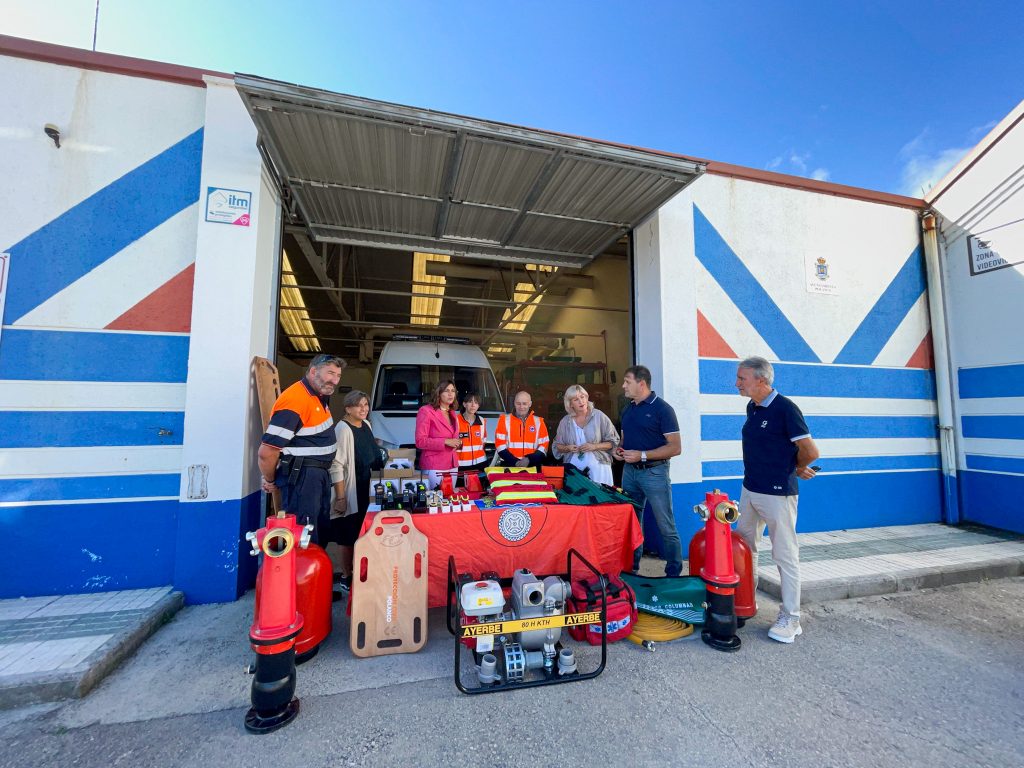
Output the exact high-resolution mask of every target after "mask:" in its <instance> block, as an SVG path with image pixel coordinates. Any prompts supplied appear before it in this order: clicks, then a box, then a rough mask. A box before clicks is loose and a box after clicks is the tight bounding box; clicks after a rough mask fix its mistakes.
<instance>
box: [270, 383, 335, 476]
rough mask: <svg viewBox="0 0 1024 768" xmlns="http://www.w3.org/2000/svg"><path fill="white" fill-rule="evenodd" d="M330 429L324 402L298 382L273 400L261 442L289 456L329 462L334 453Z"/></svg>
mask: <svg viewBox="0 0 1024 768" xmlns="http://www.w3.org/2000/svg"><path fill="white" fill-rule="evenodd" d="M333 426H334V419H332V418H331V411H330V409H329V408H328V407H327V405H326V403H325V402H324V401H323V400H322V399H321V398H320V396H319V395H317V394H316V393H315V392H313V391H312V390H311V389H310V387H309V386H308V384H307V382H306V380H305V379H300V380H299V381H297V382H295V383H294V384H292V385H291V386H290V387H288V388H287V389H286V390H285V391H284V392H282V393H281V395H280V397H278V398H277V401H276V402H275V403H274V409H273V411H272V412H271V414H270V424H269V425H268V427H267V430H266V432H264V434H263V440H262V442H264V443H266V444H267V445H269V446H272V447H275V448H280V449H283V451H284V453H286V454H290V455H292V456H311V457H317V458H328V459H329V458H331V457H332V456H333V455H334V453H335V451H336V450H337V445H336V442H337V438H336V437H335V435H334V430H333V429H332V427H333Z"/></svg>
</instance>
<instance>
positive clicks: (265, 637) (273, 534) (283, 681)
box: [245, 513, 313, 733]
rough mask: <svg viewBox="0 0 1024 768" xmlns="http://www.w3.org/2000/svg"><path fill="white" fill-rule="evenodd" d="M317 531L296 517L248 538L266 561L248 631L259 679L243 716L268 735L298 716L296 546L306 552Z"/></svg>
mask: <svg viewBox="0 0 1024 768" xmlns="http://www.w3.org/2000/svg"><path fill="white" fill-rule="evenodd" d="M312 532H313V526H311V525H307V526H302V525H298V524H297V523H296V522H295V515H288V514H283V513H279V514H278V515H277V516H276V517H269V518H267V523H266V525H265V526H264V527H263V528H260V529H259V530H258V531H255V532H250V533H247V534H246V535H245V538H246V540H247V541H249V543H250V544H252V552H251V554H253V555H260V554H262V555H263V556H264V560H263V566H262V567H261V568H260V572H259V576H258V577H257V578H258V580H259V592H260V599H259V601H258V602H257V605H256V616H255V618H254V619H253V622H252V626H251V627H250V628H249V642H251V643H252V648H253V650H254V651H256V667H255V671H254V675H255V677H254V678H253V681H252V692H251V694H250V698H251V701H252V707H250V709H249V711H248V712H246V713H245V729H246V730H247V731H249V732H250V733H269V732H270V731H273V730H276V729H277V728H280V727H281V726H283V725H287V724H288V723H290V722H291V721H292V720H294V719H295V716H296V715H298V714H299V700H298V699H297V698H294V693H295V638H296V637H298V635H299V633H300V632H301V631H302V624H303V620H302V614H300V613H299V612H298V611H297V610H296V609H295V547H296V546H299V547H301V548H303V549H305V548H306V547H307V546H308V545H309V537H310V534H311V533H312Z"/></svg>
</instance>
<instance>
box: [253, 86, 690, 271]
mask: <svg viewBox="0 0 1024 768" xmlns="http://www.w3.org/2000/svg"><path fill="white" fill-rule="evenodd" d="M235 84H236V85H237V87H238V90H239V93H240V94H241V95H242V98H243V100H244V101H245V104H246V107H247V108H248V110H249V113H250V114H251V115H252V118H253V121H254V122H255V123H256V127H257V130H258V131H259V141H260V145H261V147H262V149H263V151H264V156H265V157H267V158H268V160H269V161H270V162H271V163H272V165H273V166H274V170H275V172H276V173H277V174H278V176H279V178H280V180H281V183H282V184H283V185H284V186H285V187H287V188H288V190H289V191H290V193H291V195H292V197H293V199H294V201H295V204H296V205H297V207H298V211H299V212H300V213H301V215H302V217H303V219H304V220H305V224H306V226H307V227H308V228H309V230H310V233H311V234H312V235H313V237H315V238H316V239H317V240H320V241H327V242H336V243H348V244H351V245H362V246H371V247H377V248H397V249H401V250H418V251H425V250H428V251H432V252H436V253H447V254H451V255H453V256H472V257H478V258H487V259H506V260H513V261H520V262H535V263H543V264H554V265H560V266H582V265H584V264H586V263H587V262H589V261H590V260H591V259H592V258H594V257H595V256H597V255H598V254H600V253H601V252H602V251H604V249H605V248H606V247H608V246H609V245H610V244H611V243H613V242H615V241H616V240H617V239H618V238H619V237H621V236H622V235H623V234H624V233H626V232H628V231H629V230H630V229H632V228H633V227H634V226H636V225H637V224H638V223H640V222H641V221H642V220H643V219H644V218H646V217H647V216H648V215H649V214H650V213H652V212H653V211H654V210H655V209H656V208H658V206H660V205H661V204H662V203H664V202H665V201H666V200H668V199H669V198H670V197H672V196H673V195H674V194H676V193H677V192H678V191H679V190H680V189H682V188H683V187H685V186H686V185H687V184H689V183H690V182H691V181H693V179H695V178H696V177H697V176H698V175H699V174H700V173H702V172H703V165H702V164H701V163H699V162H695V161H692V160H688V159H685V158H681V157H677V156H671V155H662V154H658V153H655V152H648V151H644V150H640V149H634V148H631V147H622V146H618V145H613V144H603V143H601V142H597V141H591V140H588V139H579V138H574V137H571V136H562V135H559V134H552V133H546V132H544V131H536V130H532V129H528V128H519V127H516V126H512V125H506V124H503V123H492V122H487V121H485V120H476V119H473V118H468V117H459V116H457V115H450V114H446V113H443V112H432V111H430V110H425V109H416V108H414V107H405V106H402V105H399V104H389V103H387V102H382V101H374V100H371V99H363V98H359V97H355V96H346V95H343V94H337V93H330V92H327V91H320V90H316V89H313V88H305V87H302V86H297V85H291V84H288V83H281V82H277V81H273V80H265V79H263V78H258V77H253V76H249V75H236V76H235Z"/></svg>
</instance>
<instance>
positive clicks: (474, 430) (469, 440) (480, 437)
mask: <svg viewBox="0 0 1024 768" xmlns="http://www.w3.org/2000/svg"><path fill="white" fill-rule="evenodd" d="M456 416H457V417H458V420H459V437H460V438H462V447H461V448H460V449H459V451H458V454H459V466H460V467H473V466H476V465H477V464H480V463H482V462H483V461H484V459H486V458H487V454H485V453H484V440H485V439H486V438H487V423H486V422H485V421H484V420H483V418H482V417H481V416H477V417H476V424H474V425H473V426H472V427H471V426H469V422H468V421H466V418H465V417H464V416H463V415H462V414H461V413H458V414H456Z"/></svg>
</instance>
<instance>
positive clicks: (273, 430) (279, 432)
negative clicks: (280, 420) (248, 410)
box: [267, 424, 295, 440]
mask: <svg viewBox="0 0 1024 768" xmlns="http://www.w3.org/2000/svg"><path fill="white" fill-rule="evenodd" d="M267 434H268V435H276V436H277V437H283V438H284V439H285V440H291V439H292V438H293V437H295V432H294V431H293V430H291V429H285V428H284V427H278V426H275V425H273V424H269V425H268V426H267Z"/></svg>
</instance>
